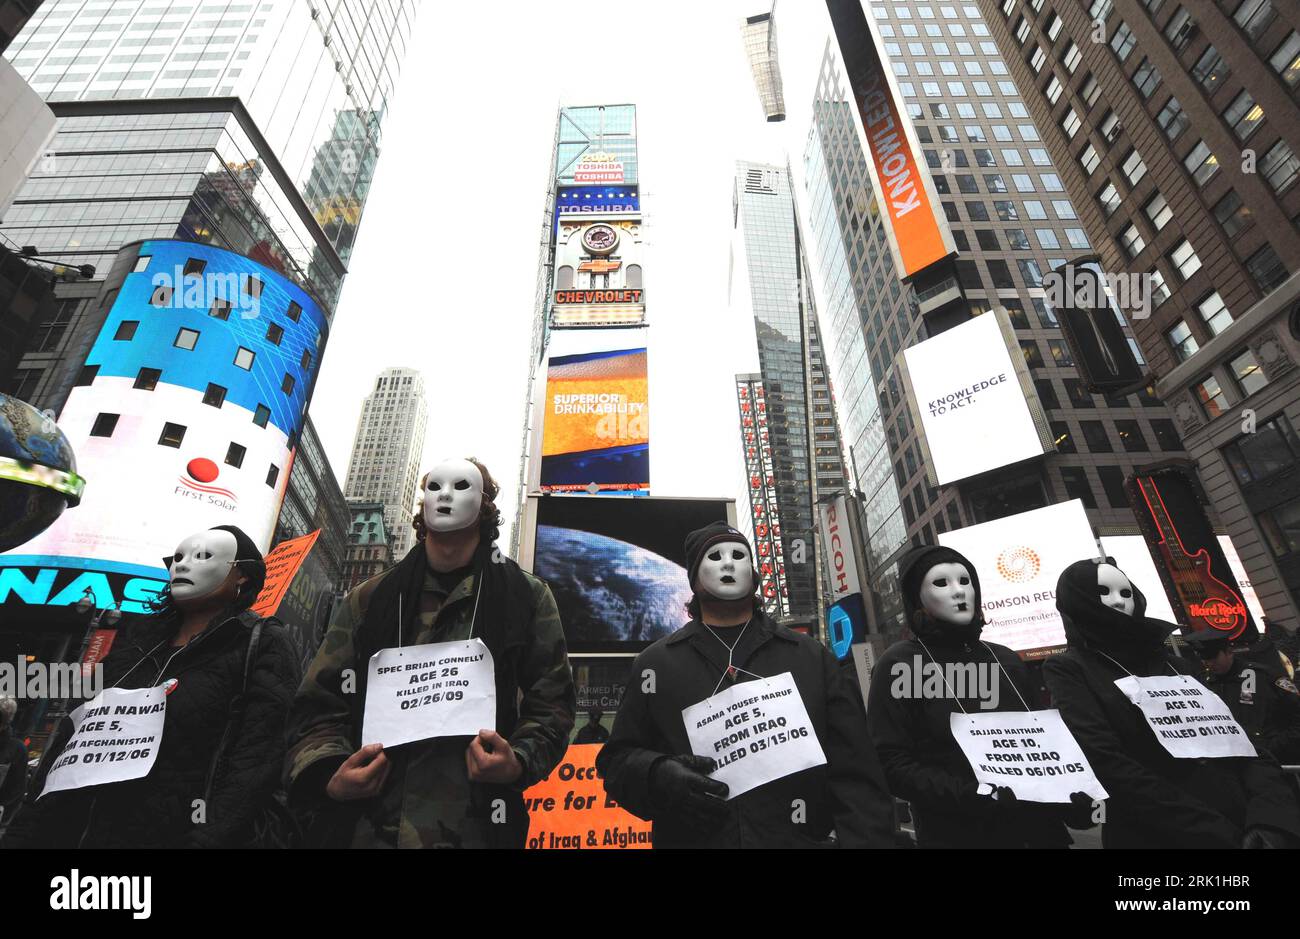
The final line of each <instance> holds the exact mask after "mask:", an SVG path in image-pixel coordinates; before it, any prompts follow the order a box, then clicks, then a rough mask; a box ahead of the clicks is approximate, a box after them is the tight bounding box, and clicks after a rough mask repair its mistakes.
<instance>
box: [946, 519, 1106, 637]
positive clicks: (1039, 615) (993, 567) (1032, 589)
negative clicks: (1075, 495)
mask: <svg viewBox="0 0 1300 939" xmlns="http://www.w3.org/2000/svg"><path fill="white" fill-rule="evenodd" d="M939 544H941V545H943V546H944V547H946V548H952V549H953V550H955V551H960V552H961V553H962V554H964V555H966V557H968V558H969V559H970V562H971V563H972V564H974V565H975V570H976V571H977V572H978V573H979V578H980V600H981V601H982V603H983V607H984V619H985V620H986V621H987V622H988V625H987V626H986V627H985V628H984V633H983V638H984V639H987V640H989V641H990V642H998V643H1001V644H1002V645H1004V646H1007V647H1008V648H1011V649H1014V650H1015V651H1017V652H1030V651H1035V650H1045V649H1049V648H1053V647H1055V646H1062V645H1065V627H1064V624H1063V623H1062V622H1061V614H1060V613H1058V612H1057V609H1056V581H1057V579H1058V578H1059V577H1060V576H1061V572H1062V571H1063V570H1065V569H1066V568H1067V567H1069V566H1070V565H1071V564H1073V563H1074V562H1075V561H1083V560H1086V559H1087V558H1095V557H1097V542H1096V539H1095V538H1093V536H1092V526H1091V525H1090V524H1089V522H1088V513H1087V512H1085V511H1084V508H1083V503H1082V502H1080V501H1079V500H1078V499H1072V500H1070V501H1069V502H1059V503H1057V504H1056V505H1048V506H1044V507H1043V508H1041V509H1033V510H1032V511H1029V512H1021V513H1020V514H1018V515H1011V516H1008V517H1006V518H999V519H997V520H995V521H992V522H984V523H983V524H981V525H971V526H968V527H966V528H958V529H955V530H953V531H946V532H940V534H939Z"/></svg>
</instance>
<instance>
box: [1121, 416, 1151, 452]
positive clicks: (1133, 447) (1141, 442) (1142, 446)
mask: <svg viewBox="0 0 1300 939" xmlns="http://www.w3.org/2000/svg"><path fill="white" fill-rule="evenodd" d="M1115 431H1116V432H1117V433H1118V434H1119V442H1120V443H1121V444H1122V445H1123V447H1124V449H1125V450H1127V451H1128V452H1129V453H1146V452H1148V451H1149V450H1150V448H1149V447H1148V446H1147V441H1146V438H1145V437H1143V436H1142V426H1141V425H1140V424H1139V423H1138V422H1137V421H1134V420H1123V421H1116V422H1115Z"/></svg>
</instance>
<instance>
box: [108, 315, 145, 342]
mask: <svg viewBox="0 0 1300 939" xmlns="http://www.w3.org/2000/svg"><path fill="white" fill-rule="evenodd" d="M139 326H140V321H139V320H122V322H120V323H118V324H117V332H115V333H113V338H114V339H115V340H116V341H118V342H130V341H131V340H132V339H134V338H135V331H136V329H138V328H139Z"/></svg>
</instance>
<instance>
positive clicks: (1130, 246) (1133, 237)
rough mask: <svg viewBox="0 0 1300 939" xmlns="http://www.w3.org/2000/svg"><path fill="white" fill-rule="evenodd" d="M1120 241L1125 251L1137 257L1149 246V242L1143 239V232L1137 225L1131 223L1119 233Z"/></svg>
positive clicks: (1132, 256) (1130, 255)
mask: <svg viewBox="0 0 1300 939" xmlns="http://www.w3.org/2000/svg"><path fill="white" fill-rule="evenodd" d="M1119 243H1120V245H1122V246H1123V248H1124V253H1125V254H1127V255H1128V256H1129V257H1131V258H1135V257H1137V256H1138V255H1139V254H1141V253H1142V250H1143V249H1144V248H1145V247H1146V246H1147V243H1146V242H1145V241H1143V240H1142V233H1141V232H1140V231H1138V227H1137V226H1136V225H1130V226H1129V227H1128V228H1126V229H1124V230H1123V231H1122V232H1120V233H1119Z"/></svg>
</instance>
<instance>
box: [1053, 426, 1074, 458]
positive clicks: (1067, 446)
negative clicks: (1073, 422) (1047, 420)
mask: <svg viewBox="0 0 1300 939" xmlns="http://www.w3.org/2000/svg"><path fill="white" fill-rule="evenodd" d="M1051 428H1052V440H1053V441H1054V442H1055V443H1056V452H1057V453H1078V452H1079V448H1078V447H1076V446H1075V445H1074V437H1073V436H1071V434H1070V425H1069V424H1067V423H1066V422H1065V421H1052V423H1051Z"/></svg>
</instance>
